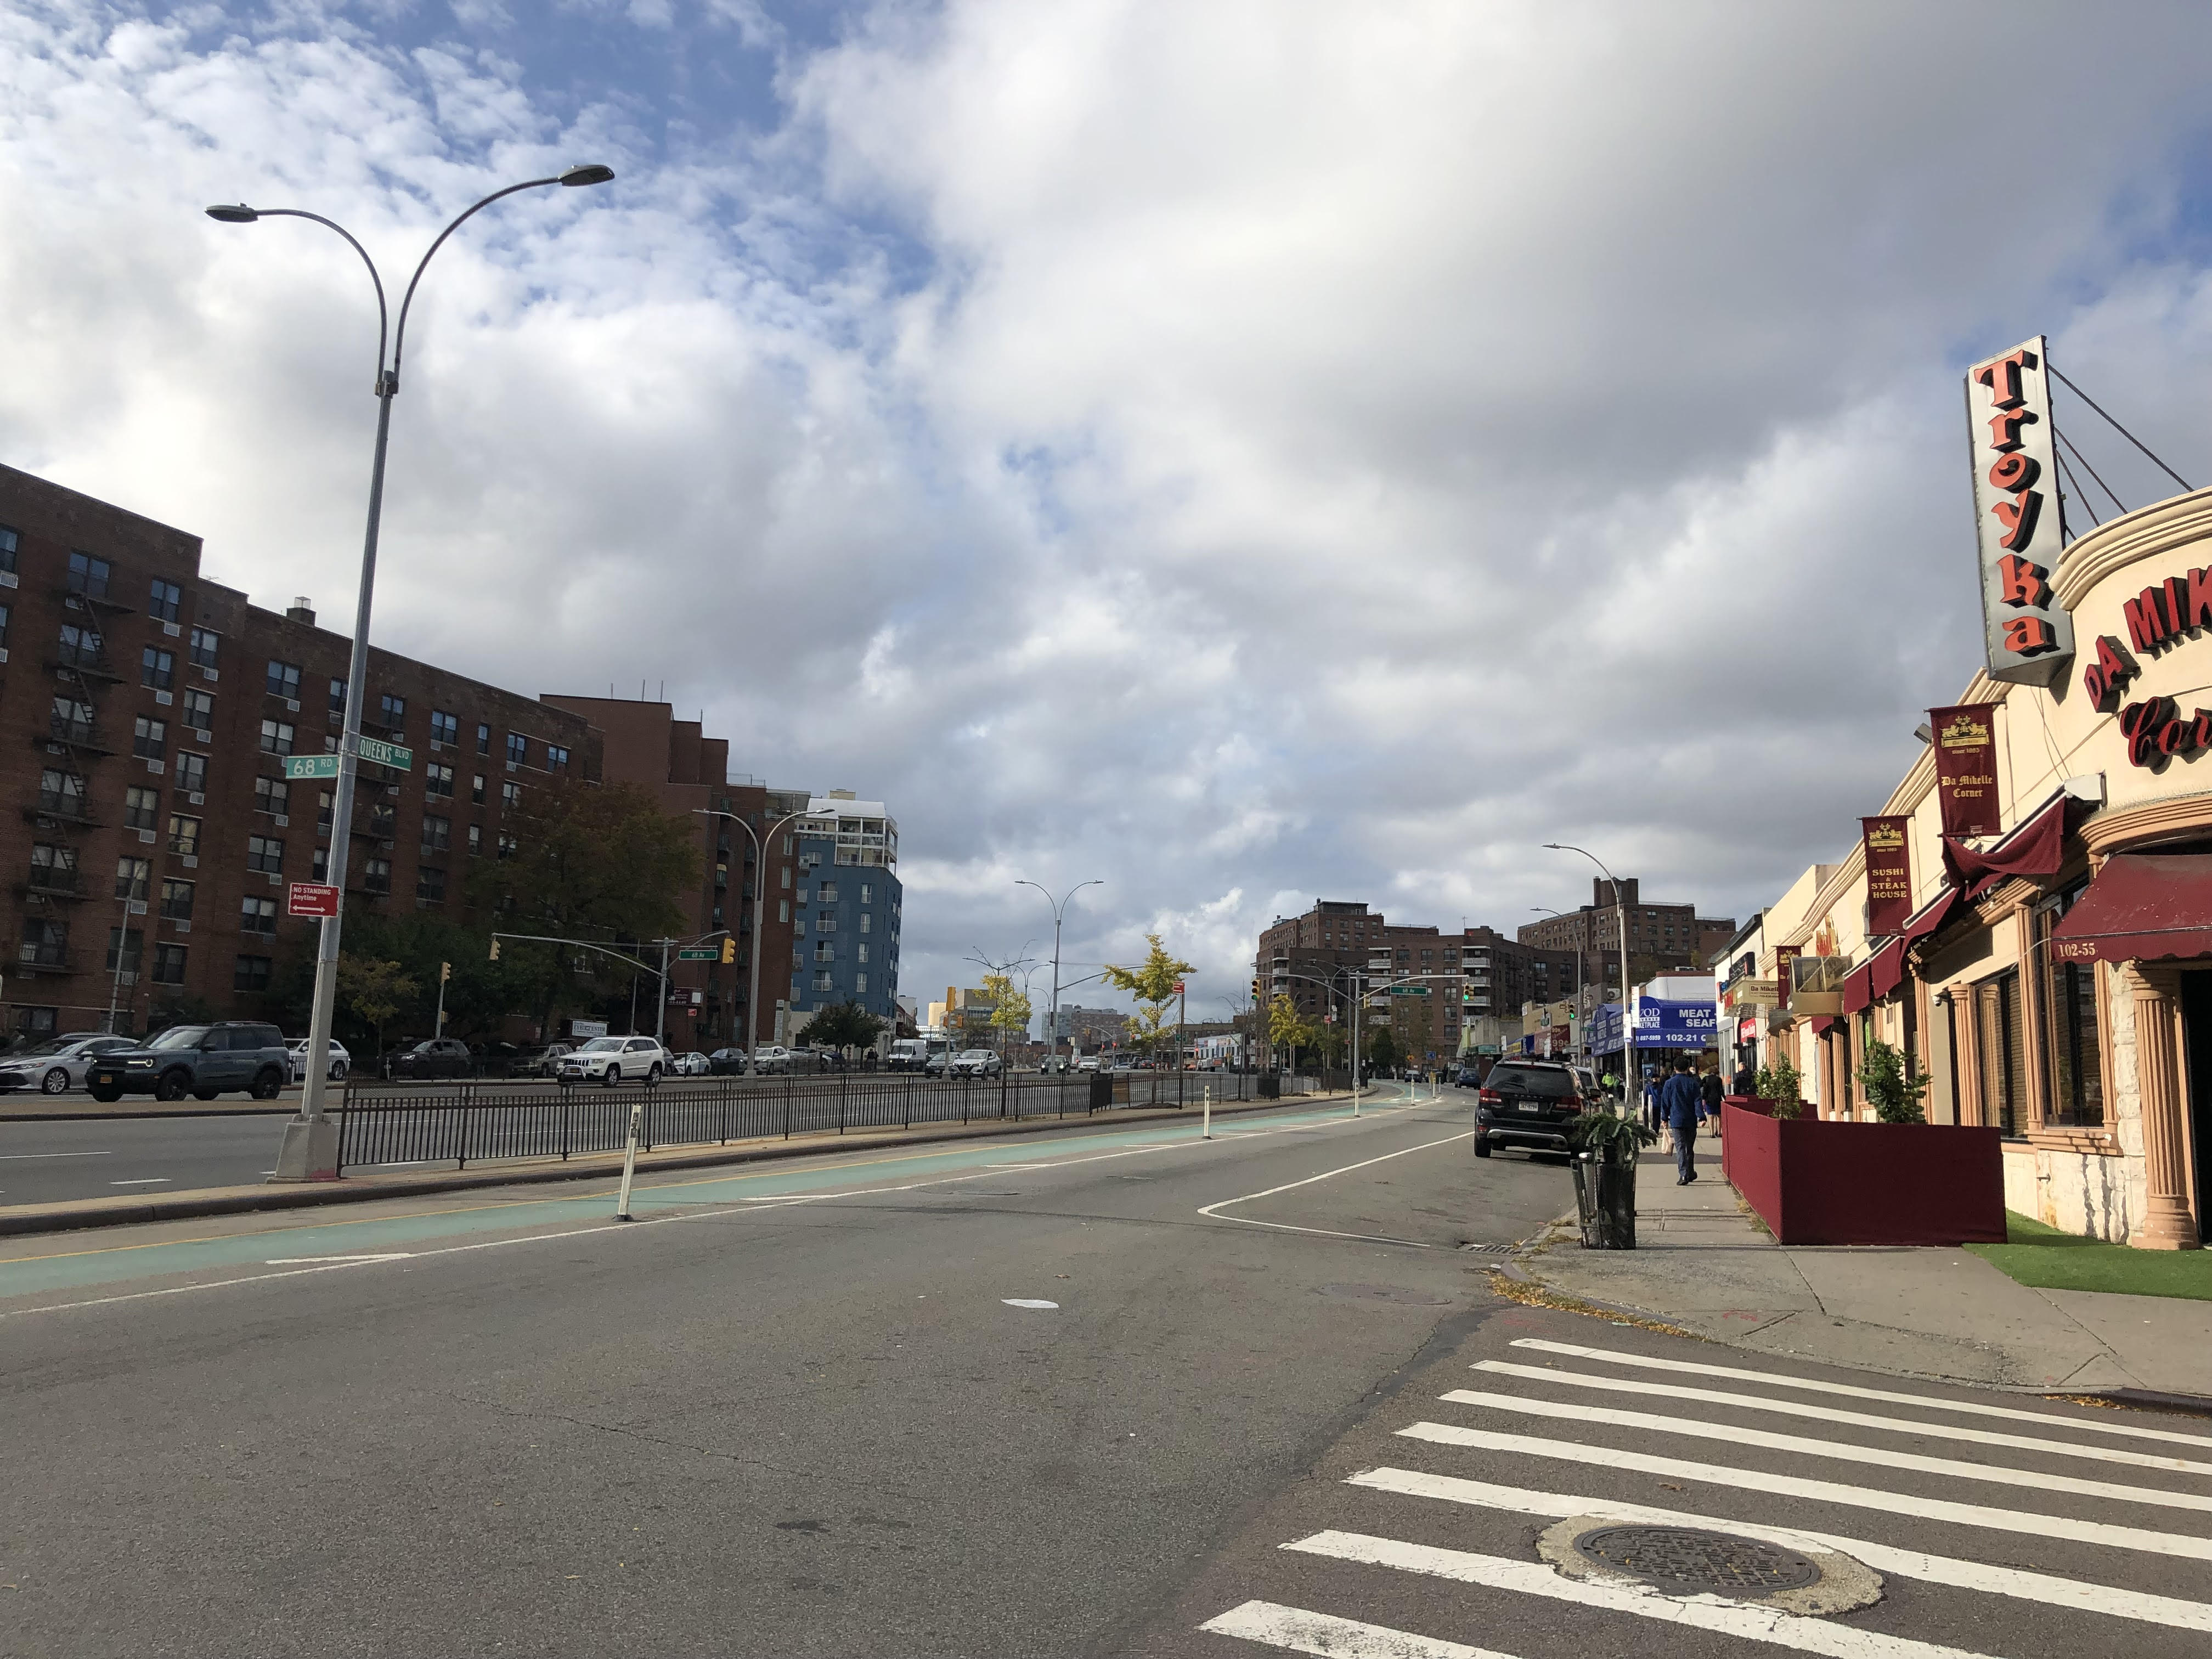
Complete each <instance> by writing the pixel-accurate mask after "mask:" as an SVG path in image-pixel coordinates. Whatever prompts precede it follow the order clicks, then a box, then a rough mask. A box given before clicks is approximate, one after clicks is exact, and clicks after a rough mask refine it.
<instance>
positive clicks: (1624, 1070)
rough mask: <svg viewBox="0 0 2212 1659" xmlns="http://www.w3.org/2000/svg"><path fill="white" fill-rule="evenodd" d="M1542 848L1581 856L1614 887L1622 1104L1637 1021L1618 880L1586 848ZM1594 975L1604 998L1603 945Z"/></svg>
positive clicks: (1629, 1082) (1628, 1082)
mask: <svg viewBox="0 0 2212 1659" xmlns="http://www.w3.org/2000/svg"><path fill="white" fill-rule="evenodd" d="M1544 846H1545V848H1546V849H1547V851H1550V852H1553V853H1580V854H1582V855H1583V857H1584V858H1586V859H1588V860H1589V861H1590V862H1591V863H1592V864H1595V866H1597V867H1598V869H1599V871H1600V872H1601V873H1602V874H1603V875H1604V877H1605V878H1606V880H1607V882H1608V883H1610V884H1611V885H1612V887H1613V927H1615V928H1616V929H1617V930H1618V931H1619V932H1620V1097H1621V1099H1622V1100H1623V1101H1624V1102H1626V1100H1627V1099H1628V1098H1629V1093H1628V1091H1629V1089H1630V1087H1631V1086H1632V1079H1631V1078H1630V1076H1629V1073H1631V1072H1632V1071H1633V1070H1634V1069H1635V1054H1636V1021H1635V1018H1634V1014H1633V1011H1632V1010H1631V1009H1630V1007H1629V1006H1628V906H1627V902H1626V900H1624V899H1623V898H1622V897H1621V896H1620V880H1619V878H1617V877H1615V876H1614V875H1613V872H1612V871H1610V870H1607V868H1606V867H1605V860H1603V859H1601V858H1600V857H1599V856H1598V855H1597V854H1595V853H1593V852H1591V851H1590V850H1589V848H1586V847H1575V846H1571V845H1570V844H1569V843H1567V842H1563V841H1547V842H1545V843H1544ZM1597 971H1598V979H1599V981H1600V983H1599V985H1598V994H1599V995H1600V996H1601V997H1602V996H1603V995H1604V994H1605V986H1604V984H1603V981H1604V978H1605V950H1604V947H1603V946H1602V945H1601V946H1600V947H1599V949H1598V953H1597Z"/></svg>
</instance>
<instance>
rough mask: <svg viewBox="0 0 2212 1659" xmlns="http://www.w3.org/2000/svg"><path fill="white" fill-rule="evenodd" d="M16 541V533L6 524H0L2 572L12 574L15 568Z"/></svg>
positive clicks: (0, 567) (0, 565)
mask: <svg viewBox="0 0 2212 1659" xmlns="http://www.w3.org/2000/svg"><path fill="white" fill-rule="evenodd" d="M16 541H17V538H16V535H15V531H13V530H12V529H10V528H9V526H6V525H4V524H0V570H5V571H8V572H9V573H10V574H13V573H14V571H15V546H16Z"/></svg>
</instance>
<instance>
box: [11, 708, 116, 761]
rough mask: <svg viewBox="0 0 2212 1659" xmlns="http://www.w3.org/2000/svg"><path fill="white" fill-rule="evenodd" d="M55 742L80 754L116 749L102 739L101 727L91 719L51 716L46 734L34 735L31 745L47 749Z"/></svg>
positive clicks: (97, 753)
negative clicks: (68, 718) (65, 718)
mask: <svg viewBox="0 0 2212 1659" xmlns="http://www.w3.org/2000/svg"><path fill="white" fill-rule="evenodd" d="M52 744H66V745H67V746H68V747H70V748H71V749H74V750H76V751H77V752H78V753H79V754H86V755H112V754H113V753H114V752H115V751H114V750H112V749H110V748H109V747H108V746H107V745H106V744H104V743H102V742H101V741H100V728H99V727H98V726H94V724H93V723H92V722H91V721H90V720H56V719H52V718H51V717H50V718H49V719H48V720H47V721H46V735H45V736H44V737H39V736H36V735H33V738H31V746H32V747H33V749H45V748H47V747H49V746H50V745H52Z"/></svg>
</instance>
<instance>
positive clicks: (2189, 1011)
mask: <svg viewBox="0 0 2212 1659" xmlns="http://www.w3.org/2000/svg"><path fill="white" fill-rule="evenodd" d="M2181 1046H2182V1049H2183V1051H2184V1052H2185V1054H2187V1055H2188V1056H2189V1082H2188V1090H2189V1097H2188V1098H2189V1142H2190V1146H2189V1149H2190V1152H2191V1153H2192V1154H2193V1156H2192V1158H2191V1163H2192V1164H2194V1165H2195V1166H2196V1167H2195V1170H2194V1171H2193V1174H2194V1176H2195V1178H2196V1179H2195V1186H2194V1188H2193V1191H2194V1194H2195V1196H2196V1200H2197V1235H2198V1237H2203V1236H2204V1233H2205V1231H2206V1220H2207V1218H2208V1217H2212V972H2200V973H2193V974H2184V975H2182V976H2181Z"/></svg>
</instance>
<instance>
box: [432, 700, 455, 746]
mask: <svg viewBox="0 0 2212 1659" xmlns="http://www.w3.org/2000/svg"><path fill="white" fill-rule="evenodd" d="M430 741H431V742H433V743H450V744H454V745H455V746H456V747H458V746H459V744H460V741H461V717H460V716H459V714H447V712H446V711H445V710H444V709H442V708H433V709H432V710H431V711H430Z"/></svg>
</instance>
